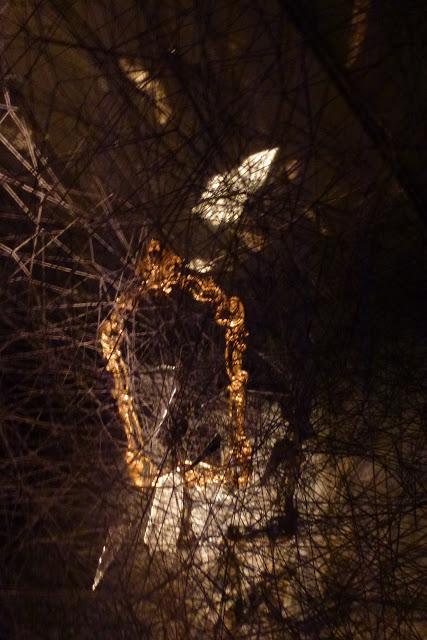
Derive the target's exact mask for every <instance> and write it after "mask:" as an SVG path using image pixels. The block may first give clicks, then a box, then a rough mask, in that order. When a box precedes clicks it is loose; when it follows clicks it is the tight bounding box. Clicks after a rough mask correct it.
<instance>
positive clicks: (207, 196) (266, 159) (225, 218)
mask: <svg viewBox="0 0 427 640" xmlns="http://www.w3.org/2000/svg"><path fill="white" fill-rule="evenodd" d="M277 151H278V148H277V147H276V148H274V149H266V150H265V151H259V152H258V153H254V154H252V155H250V156H248V157H247V158H246V159H245V160H244V161H243V162H242V164H241V165H240V166H239V167H237V168H236V169H232V170H231V171H228V172H226V173H222V174H218V175H216V176H214V177H213V178H211V179H210V180H209V181H208V183H207V185H206V189H205V191H204V192H203V194H202V196H201V198H200V202H199V203H198V204H197V205H196V206H195V207H194V208H193V213H194V214H197V215H200V216H201V217H202V218H204V219H205V220H207V221H208V222H209V223H210V224H211V225H213V226H215V227H218V226H219V225H221V224H232V223H235V222H237V221H238V219H239V218H240V216H241V215H242V212H243V207H244V206H245V203H246V201H247V199H248V197H249V196H250V195H251V194H253V193H255V191H257V190H258V189H260V188H261V187H262V185H263V184H264V182H265V180H266V179H267V176H268V172H269V170H270V166H271V163H272V162H273V160H274V157H275V155H276V153H277Z"/></svg>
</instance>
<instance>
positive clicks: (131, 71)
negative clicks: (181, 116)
mask: <svg viewBox="0 0 427 640" xmlns="http://www.w3.org/2000/svg"><path fill="white" fill-rule="evenodd" d="M119 65H120V68H121V70H122V71H123V73H124V74H125V75H126V77H127V78H128V79H129V80H130V81H131V82H133V84H134V85H135V86H136V88H137V89H138V90H139V91H142V92H143V93H145V94H146V95H147V96H148V97H149V98H150V99H151V100H152V101H153V102H154V113H155V117H156V120H157V122H158V123H159V124H161V125H164V124H166V123H167V122H168V120H169V119H170V117H171V115H172V110H171V108H170V106H169V102H168V100H167V98H166V94H165V91H164V89H163V85H162V83H161V81H160V80H158V79H156V78H152V77H151V75H150V73H149V71H147V70H146V69H144V68H143V66H142V65H141V64H140V63H138V64H135V63H131V62H129V61H128V60H126V59H125V58H122V59H121V60H119Z"/></svg>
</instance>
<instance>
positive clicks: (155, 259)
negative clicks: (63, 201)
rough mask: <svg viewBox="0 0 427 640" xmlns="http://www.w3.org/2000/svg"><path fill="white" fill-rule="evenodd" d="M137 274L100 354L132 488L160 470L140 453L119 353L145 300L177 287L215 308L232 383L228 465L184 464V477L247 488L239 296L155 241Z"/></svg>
mask: <svg viewBox="0 0 427 640" xmlns="http://www.w3.org/2000/svg"><path fill="white" fill-rule="evenodd" d="M136 273H137V276H139V277H140V278H141V283H140V284H138V285H137V286H136V287H135V288H134V289H132V290H131V291H129V292H127V293H125V294H123V295H121V296H119V297H118V298H117V300H116V303H115V305H114V308H113V310H112V312H111V315H110V317H109V318H108V319H107V320H105V321H104V322H103V323H102V325H101V329H100V334H101V335H100V342H101V349H102V353H103V356H104V358H105V360H106V369H107V371H109V372H110V373H112V375H113V380H114V390H113V396H114V398H115V400H116V402H117V408H118V411H119V415H120V417H121V420H122V422H123V426H124V429H125V433H126V437H127V452H126V463H127V465H128V469H129V472H130V477H131V479H132V482H133V484H135V485H136V486H138V487H144V486H150V485H151V484H152V482H153V479H154V478H155V477H156V476H157V475H158V473H159V471H158V470H157V469H156V467H155V465H154V464H153V463H152V461H151V460H150V459H149V458H148V457H146V456H145V455H144V454H143V452H142V451H141V442H140V438H138V434H141V428H140V422H139V418H138V415H137V412H136V409H135V403H134V399H133V396H132V387H131V378H130V373H129V369H128V367H127V364H126V362H125V360H124V358H123V356H122V352H121V349H120V346H121V343H122V341H123V338H124V336H125V332H126V329H125V321H126V317H127V315H128V314H129V313H130V312H131V311H132V310H133V309H135V307H136V305H137V303H138V300H139V299H140V298H141V296H143V295H144V294H146V293H148V292H150V291H158V292H162V293H165V294H167V295H169V294H170V293H171V291H172V290H173V289H174V288H180V289H182V290H184V291H187V292H188V293H190V294H191V296H192V297H193V298H194V299H195V300H197V301H198V302H202V303H204V304H208V305H210V306H211V307H213V309H214V312H215V322H216V323H217V324H218V325H219V326H221V327H224V329H225V366H226V371H227V376H228V379H229V385H228V388H227V390H228V415H227V443H226V448H225V450H226V455H225V461H224V464H223V465H221V466H213V465H209V464H207V463H204V462H202V463H199V464H198V465H197V467H193V466H192V464H191V462H190V461H185V463H184V465H183V469H181V472H182V474H183V477H184V480H185V482H187V483H190V484H192V483H195V484H198V485H204V484H206V483H210V482H228V483H233V484H236V485H239V484H244V483H246V482H247V480H248V477H249V475H250V467H251V454H252V448H251V445H250V443H249V441H248V438H247V436H246V433H245V405H246V383H247V379H248V374H247V372H246V371H245V370H244V369H243V353H244V351H245V349H246V337H247V335H248V333H247V331H246V329H245V311H244V307H243V304H242V302H241V301H240V299H239V298H238V297H236V296H231V297H229V296H227V295H226V294H225V293H224V291H223V290H222V289H221V288H220V287H219V286H218V285H217V284H216V283H215V282H214V280H213V279H212V278H211V277H199V276H197V275H194V274H191V273H188V272H185V271H184V269H183V262H182V260H181V258H180V257H179V256H177V255H175V254H174V253H172V252H171V251H168V250H166V249H161V247H160V243H159V242H158V241H156V240H151V241H150V243H149V245H148V251H147V254H146V256H145V258H143V259H142V260H141V262H140V263H139V264H138V265H137V269H136Z"/></svg>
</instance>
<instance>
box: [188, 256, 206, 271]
mask: <svg viewBox="0 0 427 640" xmlns="http://www.w3.org/2000/svg"><path fill="white" fill-rule="evenodd" d="M188 266H189V268H190V269H192V270H193V271H198V272H199V273H208V272H209V271H212V263H211V262H207V261H206V260H202V258H194V260H191V261H190V262H189V263H188Z"/></svg>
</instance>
